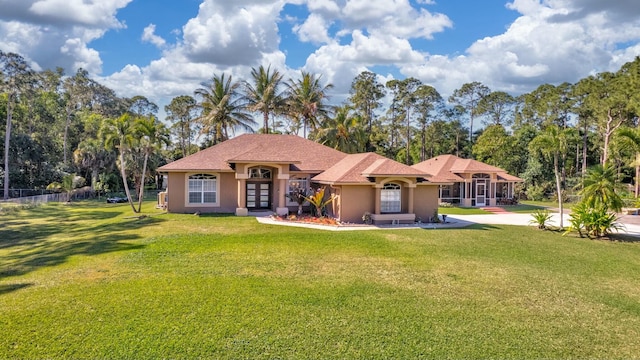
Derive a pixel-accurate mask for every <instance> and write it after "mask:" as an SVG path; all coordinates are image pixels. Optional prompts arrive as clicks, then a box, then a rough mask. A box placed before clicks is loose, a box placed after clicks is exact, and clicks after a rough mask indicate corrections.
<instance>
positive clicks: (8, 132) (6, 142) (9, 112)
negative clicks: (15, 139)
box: [3, 95, 13, 200]
mask: <svg viewBox="0 0 640 360" xmlns="http://www.w3.org/2000/svg"><path fill="white" fill-rule="evenodd" d="M11 97H12V96H11V95H9V97H8V98H7V129H6V131H5V134H4V196H3V198H4V199H5V200H8V199H9V145H10V143H11V116H12V111H13V109H12V107H11V101H12V99H11Z"/></svg>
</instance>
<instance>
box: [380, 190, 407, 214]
mask: <svg viewBox="0 0 640 360" xmlns="http://www.w3.org/2000/svg"><path fill="white" fill-rule="evenodd" d="M400 189H401V187H400V185H398V184H394V183H388V184H384V186H383V187H382V190H381V191H380V212H383V213H399V212H400V211H401V208H402V193H401V190H400Z"/></svg>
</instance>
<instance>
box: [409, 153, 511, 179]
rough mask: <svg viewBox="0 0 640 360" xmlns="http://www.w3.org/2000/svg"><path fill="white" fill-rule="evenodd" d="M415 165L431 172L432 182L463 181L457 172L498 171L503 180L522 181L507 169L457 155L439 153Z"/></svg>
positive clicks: (428, 172) (419, 168)
mask: <svg viewBox="0 0 640 360" xmlns="http://www.w3.org/2000/svg"><path fill="white" fill-rule="evenodd" d="M413 167H414V168H416V169H418V170H421V171H424V172H426V173H427V174H431V175H432V176H433V177H432V178H430V179H429V180H430V181H432V182H440V180H448V181H449V182H451V181H454V182H458V181H462V180H463V179H462V177H460V176H458V175H457V174H465V173H496V174H497V175H498V178H499V179H501V180H503V181H522V179H520V178H518V177H516V176H513V175H509V174H507V172H506V171H505V170H503V169H500V168H499V167H495V166H491V165H488V164H485V163H483V162H480V161H476V160H472V159H462V158H459V157H457V156H455V155H438V156H436V157H434V158H431V159H429V160H425V161H423V162H421V163H419V164H415V165H413Z"/></svg>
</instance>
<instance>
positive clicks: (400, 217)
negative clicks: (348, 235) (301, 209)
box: [312, 153, 438, 224]
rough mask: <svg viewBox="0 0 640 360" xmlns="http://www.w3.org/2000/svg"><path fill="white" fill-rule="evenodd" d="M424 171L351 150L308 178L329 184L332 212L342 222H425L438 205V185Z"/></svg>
mask: <svg viewBox="0 0 640 360" xmlns="http://www.w3.org/2000/svg"><path fill="white" fill-rule="evenodd" d="M425 176H426V174H424V173H422V172H420V171H417V170H415V169H413V168H411V167H409V166H406V165H403V164H400V163H398V162H396V161H393V160H390V159H387V158H384V157H382V156H380V155H377V154H373V153H366V154H353V155H349V156H347V157H345V158H344V159H343V160H342V161H341V162H339V163H337V164H336V165H335V166H333V167H331V168H330V169H328V170H327V171H325V172H323V173H321V174H320V175H318V176H316V177H314V178H313V179H312V181H314V182H317V183H320V184H323V185H324V186H329V187H330V189H331V192H332V193H333V194H334V196H335V200H334V202H333V205H332V210H333V213H334V216H335V217H336V218H338V219H339V220H340V221H343V222H350V223H362V222H363V221H365V219H366V218H368V219H370V220H371V221H372V222H373V223H376V224H385V223H387V224H388V223H413V222H415V221H423V222H428V221H430V220H431V219H432V218H433V215H434V214H435V213H436V211H437V208H438V197H437V195H438V185H437V184H431V183H429V182H428V181H426V180H425V179H424V177H425Z"/></svg>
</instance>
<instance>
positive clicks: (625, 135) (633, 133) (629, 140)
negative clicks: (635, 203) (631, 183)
mask: <svg viewBox="0 0 640 360" xmlns="http://www.w3.org/2000/svg"><path fill="white" fill-rule="evenodd" d="M617 135H618V137H619V139H620V140H621V141H622V142H623V143H624V144H625V145H627V146H629V147H630V148H632V149H634V151H635V152H636V160H635V161H634V162H633V165H634V166H635V168H636V179H635V182H636V183H635V197H636V198H637V197H638V194H639V193H640V129H632V128H628V127H624V128H620V129H619V130H618V133H617Z"/></svg>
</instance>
